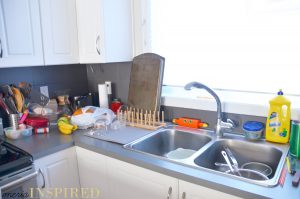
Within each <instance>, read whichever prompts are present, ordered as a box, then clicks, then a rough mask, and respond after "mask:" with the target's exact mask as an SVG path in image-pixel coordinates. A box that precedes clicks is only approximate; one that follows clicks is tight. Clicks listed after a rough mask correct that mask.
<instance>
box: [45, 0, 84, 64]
mask: <svg viewBox="0 0 300 199" xmlns="http://www.w3.org/2000/svg"><path fill="white" fill-rule="evenodd" d="M40 8H41V17H42V33H43V47H44V57H45V64H46V65H55V64H71V63H79V58H78V56H79V55H78V39H77V23H76V18H77V17H76V0H40Z"/></svg>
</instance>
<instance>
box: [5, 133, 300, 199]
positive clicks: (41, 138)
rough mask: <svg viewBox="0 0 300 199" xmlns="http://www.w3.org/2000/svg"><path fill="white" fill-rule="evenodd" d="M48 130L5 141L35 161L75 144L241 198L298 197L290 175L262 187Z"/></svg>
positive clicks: (86, 138)
mask: <svg viewBox="0 0 300 199" xmlns="http://www.w3.org/2000/svg"><path fill="white" fill-rule="evenodd" d="M50 131H51V132H50V134H47V135H42V134H40V135H34V136H32V137H30V138H27V139H23V140H6V141H7V142H9V143H11V144H13V145H15V146H17V147H19V148H21V149H23V150H25V151H27V152H28V153H30V154H32V156H33V158H34V160H38V159H41V158H43V157H45V156H48V155H50V154H54V153H56V152H59V151H62V150H64V149H67V148H70V147H72V146H76V147H81V148H84V149H87V150H90V151H93V152H96V153H99V154H102V155H104V156H108V157H110V158H115V159H118V160H121V161H124V162H127V163H130V164H133V165H137V166H139V167H143V168H145V169H149V170H152V171H155V172H158V173H161V174H164V175H167V176H172V177H175V178H178V179H181V180H185V181H187V182H190V183H194V184H198V185H201V186H204V187H207V188H210V189H214V190H218V191H221V192H224V193H228V194H231V195H235V196H238V197H242V198H286V197H289V198H298V197H299V196H300V189H299V188H295V187H293V186H292V176H291V175H289V174H287V175H286V179H285V183H284V185H283V186H279V185H278V186H275V187H263V186H259V185H254V184H250V183H247V182H243V181H237V180H234V179H231V178H228V177H224V176H221V175H218V174H214V173H208V172H206V171H203V170H199V169H195V168H191V167H187V166H184V165H181V164H177V163H173V162H170V161H166V160H163V159H160V158H157V157H154V156H149V155H145V154H142V153H138V152H134V151H130V150H126V149H125V148H123V146H122V145H120V144H116V143H112V142H107V141H103V140H100V139H94V138H91V137H88V136H84V134H85V133H86V131H85V130H80V131H76V132H75V133H74V134H73V135H72V136H69V135H62V134H60V133H59V132H58V131H57V130H56V128H53V129H51V130H50Z"/></svg>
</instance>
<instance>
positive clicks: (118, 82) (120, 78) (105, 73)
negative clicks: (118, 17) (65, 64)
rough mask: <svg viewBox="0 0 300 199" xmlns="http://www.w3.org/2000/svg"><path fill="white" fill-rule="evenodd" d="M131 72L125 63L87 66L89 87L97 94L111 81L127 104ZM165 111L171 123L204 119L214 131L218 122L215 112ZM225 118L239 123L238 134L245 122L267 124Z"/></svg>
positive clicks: (116, 94) (244, 117)
mask: <svg viewBox="0 0 300 199" xmlns="http://www.w3.org/2000/svg"><path fill="white" fill-rule="evenodd" d="M130 72H131V62H125V63H110V64H91V65H87V77H88V78H87V79H88V87H89V90H90V91H92V92H97V85H98V84H99V83H104V82H105V81H111V82H112V84H113V94H114V97H117V98H119V99H121V100H122V102H124V103H125V104H126V102H127V97H128V91H129V82H130ZM162 109H163V110H164V111H165V118H166V120H167V121H171V120H172V119H173V118H177V117H183V116H186V117H192V118H198V119H203V121H204V122H207V123H209V129H214V127H215V125H216V120H217V114H216V112H214V111H203V110H195V109H186V108H179V107H168V106H165V107H162ZM224 117H225V118H231V119H233V120H234V121H236V122H237V124H238V126H239V127H238V128H237V129H236V131H237V132H239V133H242V132H243V131H242V128H241V127H242V124H243V123H244V122H245V121H249V120H252V121H261V122H263V123H265V122H266V118H265V117H257V116H249V115H239V114H231V113H225V114H224Z"/></svg>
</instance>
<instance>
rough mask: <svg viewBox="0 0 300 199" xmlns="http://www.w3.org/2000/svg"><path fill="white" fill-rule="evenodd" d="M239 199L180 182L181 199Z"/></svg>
mask: <svg viewBox="0 0 300 199" xmlns="http://www.w3.org/2000/svg"><path fill="white" fill-rule="evenodd" d="M211 198H218V199H238V198H239V197H236V196H233V195H230V194H227V193H223V192H220V191H216V190H213V189H209V188H206V187H202V186H200V185H196V184H192V183H189V182H185V181H182V180H179V199H211Z"/></svg>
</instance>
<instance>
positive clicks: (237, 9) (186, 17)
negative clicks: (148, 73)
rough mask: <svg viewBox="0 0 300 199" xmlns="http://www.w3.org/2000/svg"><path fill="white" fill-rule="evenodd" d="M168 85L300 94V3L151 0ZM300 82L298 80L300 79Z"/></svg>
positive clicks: (154, 44) (155, 41)
mask: <svg viewBox="0 0 300 199" xmlns="http://www.w3.org/2000/svg"><path fill="white" fill-rule="evenodd" d="M150 2H151V28H150V29H151V34H150V35H151V38H150V41H151V49H152V52H154V53H158V54H160V55H162V56H164V57H165V58H166V68H165V76H164V84H167V85H184V84H186V83H187V82H190V81H199V82H202V83H205V84H207V85H209V86H212V87H214V88H221V89H232V90H246V91H260V92H276V91H277V90H278V89H280V88H282V89H283V90H284V91H285V93H290V94H300V89H299V88H298V87H299V86H298V85H299V83H300V81H299V80H298V79H299V78H298V77H299V75H298V74H297V72H296V71H298V68H300V36H299V35H300V2H299V1H296V0H288V1H269V0H209V1H204V0H202V1H201V0H200V1H199V0H163V1H159V0H151V1H150ZM298 82H299V83H298Z"/></svg>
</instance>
